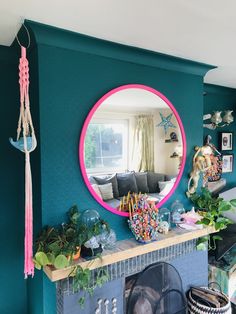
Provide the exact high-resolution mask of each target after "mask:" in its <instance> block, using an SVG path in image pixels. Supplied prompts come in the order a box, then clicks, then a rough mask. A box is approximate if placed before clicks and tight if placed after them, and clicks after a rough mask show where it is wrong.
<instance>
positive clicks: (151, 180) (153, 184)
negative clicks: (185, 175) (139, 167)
mask: <svg viewBox="0 0 236 314" xmlns="http://www.w3.org/2000/svg"><path fill="white" fill-rule="evenodd" d="M164 180H165V175H164V174H162V173H155V172H147V183H148V189H149V192H150V193H159V192H160V188H159V184H158V182H159V181H164Z"/></svg>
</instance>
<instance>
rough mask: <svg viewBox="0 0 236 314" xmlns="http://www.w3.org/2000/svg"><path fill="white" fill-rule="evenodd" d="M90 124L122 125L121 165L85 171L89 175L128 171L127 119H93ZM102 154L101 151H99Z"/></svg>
mask: <svg viewBox="0 0 236 314" xmlns="http://www.w3.org/2000/svg"><path fill="white" fill-rule="evenodd" d="M89 124H90V125H91V124H98V125H101V124H104V125H122V126H123V132H122V165H121V166H120V167H105V166H102V167H95V168H86V171H87V173H88V174H89V175H93V174H110V173H115V172H125V171H127V169H128V162H129V161H128V156H129V152H128V149H129V145H128V144H129V131H130V130H129V120H128V119H113V118H109V119H108V118H94V119H92V120H91V121H90V123H89ZM100 151H101V152H102V150H100ZM111 157H114V156H110V157H109V156H106V157H103V156H102V155H101V156H100V157H99V158H102V159H104V158H111Z"/></svg>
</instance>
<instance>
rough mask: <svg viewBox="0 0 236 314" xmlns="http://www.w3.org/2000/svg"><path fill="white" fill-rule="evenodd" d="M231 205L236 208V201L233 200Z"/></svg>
mask: <svg viewBox="0 0 236 314" xmlns="http://www.w3.org/2000/svg"><path fill="white" fill-rule="evenodd" d="M230 204H231V205H232V206H234V207H236V199H233V200H231V201H230Z"/></svg>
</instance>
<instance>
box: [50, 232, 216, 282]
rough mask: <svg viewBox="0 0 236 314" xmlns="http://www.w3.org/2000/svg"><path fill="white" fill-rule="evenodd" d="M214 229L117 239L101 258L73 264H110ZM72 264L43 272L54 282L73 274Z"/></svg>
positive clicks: (81, 260) (83, 265)
mask: <svg viewBox="0 0 236 314" xmlns="http://www.w3.org/2000/svg"><path fill="white" fill-rule="evenodd" d="M214 232H215V230H214V228H212V227H207V228H203V229H201V230H194V231H186V230H182V229H174V230H172V231H170V232H169V233H168V234H167V235H161V234H160V237H159V240H158V241H154V242H150V243H147V244H139V243H138V242H137V241H135V239H128V240H123V241H118V242H117V245H116V248H115V249H114V250H112V251H104V252H103V254H102V258H101V259H100V258H96V259H94V260H89V261H87V260H85V259H82V258H80V259H78V261H76V262H75V263H74V265H78V264H79V265H80V266H81V267H83V268H87V267H88V268H90V269H96V268H99V267H102V266H106V265H110V264H113V263H117V262H120V261H122V260H126V259H128V258H132V257H135V256H139V255H141V254H146V253H148V252H152V251H156V250H160V249H163V248H166V247H170V246H172V245H176V244H179V243H183V242H187V241H190V240H193V239H197V238H199V237H203V236H206V235H208V234H211V233H214ZM74 265H71V266H69V267H66V268H63V269H55V268H54V267H51V266H45V267H44V272H45V273H46V275H47V276H48V278H49V279H50V280H51V281H52V282H54V281H58V280H62V279H65V278H67V277H68V276H73V268H74Z"/></svg>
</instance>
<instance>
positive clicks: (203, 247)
mask: <svg viewBox="0 0 236 314" xmlns="http://www.w3.org/2000/svg"><path fill="white" fill-rule="evenodd" d="M197 250H198V251H206V250H207V245H206V243H200V244H198V245H197Z"/></svg>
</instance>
